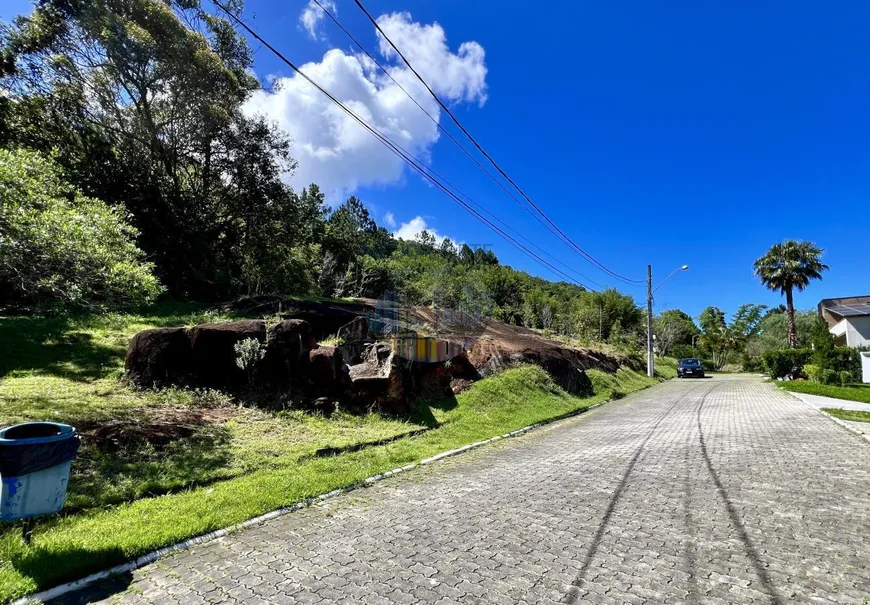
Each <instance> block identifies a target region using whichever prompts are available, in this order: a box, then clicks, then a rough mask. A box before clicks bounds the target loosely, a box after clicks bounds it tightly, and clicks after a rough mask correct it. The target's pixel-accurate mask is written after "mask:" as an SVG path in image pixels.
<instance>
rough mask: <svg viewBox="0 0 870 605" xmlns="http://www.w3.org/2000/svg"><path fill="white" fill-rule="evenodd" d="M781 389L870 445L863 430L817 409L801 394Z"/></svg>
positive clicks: (868, 438)
mask: <svg viewBox="0 0 870 605" xmlns="http://www.w3.org/2000/svg"><path fill="white" fill-rule="evenodd" d="M779 388H780V389H782V390H783V391H785V392H786V393H788V394H789V395H792V396H794V397H795V399H798V400H799V401H801V402H803V403H804V404H805V405H806V406H807V407H810V408H812V409H814V410H815V411H817V412H819V413H820V414H821V415H822V416H825V417H827V418H830V419H831V420H833V421H834V422H836V423H837V424H839V425H840V426H841V427H843V428H844V429H846V430H847V431H849V432H850V433H853V434H855V435H858V436H859V437H861V438H862V439H866V440H867V442H868V443H870V435H868V434H867V433H865V432H864V431H862V430H861V429H857V428H855V427H854V426H851V425H849V424H848V423H846V422H844V421H842V420H840V419H839V418H837V417H836V416H831V415H830V414H828V413H827V412H826V411H824V410H822V409H821V408H817V407H816V406H814V405H813V404H811V403H810V402H809V401H807V400H806V399H804V398H803V397H801V394H800V393H795V392H794V391H789V390H788V389H783V388H782V387H779Z"/></svg>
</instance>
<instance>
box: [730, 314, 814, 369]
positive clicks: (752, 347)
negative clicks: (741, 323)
mask: <svg viewBox="0 0 870 605" xmlns="http://www.w3.org/2000/svg"><path fill="white" fill-rule="evenodd" d="M818 316H819V314H818V311H816V310H815V309H808V310H806V311H795V325H796V327H797V339H798V340H797V348H806V347H809V346H810V344H811V342H812V334H813V326H815V324H816V321H817V319H818ZM787 346H788V315H787V313H786V308H785V305H780V306H779V307H776V308H773V309H769V310H768V311H767V312H766V313H765V315H764V317H763V318H762V320H761V322H760V323H759V325H758V331H757V333H756V334H755V336H753V337H752V338H750V339H749V340H748V341H747V343H746V353H747V355H748V356H750V357H761V356H762V355H764V354H765V353H767V352H768V351H773V350H776V349H781V348H783V347H787Z"/></svg>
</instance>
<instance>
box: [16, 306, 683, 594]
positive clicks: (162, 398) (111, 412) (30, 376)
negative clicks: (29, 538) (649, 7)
mask: <svg viewBox="0 0 870 605" xmlns="http://www.w3.org/2000/svg"><path fill="white" fill-rule="evenodd" d="M192 314H193V315H192ZM221 319H225V318H224V317H219V316H213V315H204V314H203V313H201V312H200V311H198V310H197V309H196V308H190V307H175V308H170V309H166V308H164V309H161V311H160V312H159V313H155V314H153V315H148V314H145V315H111V316H104V317H99V318H83V319H62V318H56V319H32V318H31V319H25V318H7V319H0V409H2V410H3V416H2V418H0V424H11V423H14V422H19V421H23V420H33V419H51V420H58V421H63V422H69V423H70V424H73V425H75V426H77V427H79V428H80V429H82V432H83V436H84V439H83V448H82V451H81V455H80V457H79V459H78V460H77V461H76V462H75V463H74V465H73V469H74V470H73V477H72V479H71V482H70V494H69V499H68V506H67V508H66V509H65V514H64V515H63V516H61V517H56V518H50V519H45V520H42V521H40V522H39V524H38V525H37V530H36V532H35V534H34V537H33V542H32V544H31V545H30V546H29V547H25V546H23V545H22V544H21V542H20V539H19V535H20V534H19V530H18V526H15V525H11V524H7V525H5V526H3V525H2V524H0V602H5V601H7V600H9V599H13V598H16V597H19V596H22V595H25V594H27V593H30V592H34V591H36V590H39V589H42V588H46V587H49V586H51V585H55V584H58V583H60V582H63V581H67V580H72V579H76V578H79V577H82V576H84V575H86V574H87V573H90V572H93V571H96V570H100V569H104V568H106V567H108V566H111V565H114V564H117V563H119V562H122V561H125V560H128V559H130V558H133V557H136V556H139V555H142V554H145V553H147V552H150V551H152V550H154V549H156V548H159V547H161V546H166V545H168V544H172V543H174V542H177V541H179V540H183V539H185V538H189V537H191V536H195V535H199V534H202V533H206V532H209V531H212V530H215V529H219V528H222V527H226V526H228V525H232V524H235V523H239V522H241V521H244V520H246V519H249V518H251V517H254V516H257V515H260V514H263V513H265V512H268V511H271V510H274V509H276V508H280V507H282V506H286V505H289V504H292V503H294V502H298V501H300V500H303V499H305V498H308V497H312V496H316V495H318V494H321V493H325V492H328V491H330V490H333V489H335V488H338V487H343V486H348V485H352V484H355V483H358V482H360V481H361V480H362V479H364V478H366V477H368V476H371V475H374V474H377V473H379V472H382V471H385V470H389V469H392V468H395V467H397V466H403V465H406V464H408V463H410V462H415V461H419V460H420V459H422V458H426V457H428V456H431V455H434V454H436V453H438V452H442V451H444V450H448V449H451V448H455V447H458V446H461V445H465V444H467V443H471V442H474V441H478V440H480V439H484V438H488V437H490V436H493V435H496V434H500V433H505V432H508V431H511V430H514V429H517V428H520V427H522V426H525V425H528V424H532V423H535V422H539V421H542V420H546V419H550V418H554V417H558V416H561V415H563V414H566V413H570V412H572V411H576V410H579V409H582V408H585V407H588V406H590V405H593V404H595V403H598V402H600V401H603V400H606V399H609V398H611V397H619V396H622V395H624V394H627V393H629V392H632V391H635V390H638V389H641V388H644V387H647V386H650V385H651V384H654V382H655V381H653V380H651V379H649V378H647V377H646V376H645V375H643V374H641V373H637V372H633V371H630V370H620V371H619V372H618V373H617V374H616V375H607V374H603V373H601V372H597V371H594V370H593V371H590V372H589V376H590V379H591V380H592V383H593V387H594V392H595V394H594V395H593V396H591V397H588V398H582V399H581V398H577V397H572V396H570V395H567V394H566V393H565V392H564V391H562V390H561V389H559V388H558V387H557V386H556V385H555V384H554V383H553V382H552V380H551V379H550V378H549V376H548V375H547V374H546V373H545V372H543V371H542V370H541V369H539V368H537V367H521V368H516V369H513V370H509V371H506V372H503V373H501V374H499V375H497V376H494V377H492V378H489V379H487V380H483V381H481V382H479V383H477V384H475V385H474V386H473V387H472V388H471V389H469V390H468V391H466V392H465V393H462V394H461V395H459V396H457V397H455V398H449V399H442V400H437V401H430V402H427V403H425V404H424V403H422V402H421V404H420V405H419V409H418V413H417V414H416V415H415V416H414V417H412V418H409V419H404V420H402V419H395V418H385V417H382V416H379V415H376V414H367V415H352V414H349V413H345V412H342V411H339V412H337V413H336V414H334V415H333V416H332V417H331V418H329V419H326V418H323V417H321V416H317V415H311V414H307V413H303V412H301V411H298V410H281V401H280V400H276V401H269V402H268V403H269V404H270V405H269V408H268V409H263V408H261V407H254V406H252V405H250V404H251V402H246V401H238V400H233V399H231V398H229V397H228V396H226V395H224V394H221V393H218V392H214V391H205V392H203V391H200V392H192V391H182V390H166V391H162V392H158V393H143V392H139V391H135V390H133V389H130V388H128V387H126V386H124V385H123V383H122V381H120V380H119V379H120V378H121V377H122V372H123V355H124V350H125V347H126V342H127V339H128V338H129V337H130V335H132V334H133V333H135V332H136V331H138V330H141V329H144V328H146V327H150V326H161V325H163V326H165V325H183V324H192V323H198V322H201V321H205V320H209V321H215V320H221ZM658 368H659V370H660V372H661V374H662V376H663V377H671V376H672V373H673V369H672V368H671V364H670V363H669V361H667V360H665V361H663V362H660V364H659V366H658ZM242 404H245V405H242ZM426 428H428V429H430V430H428V431H425V432H423V433H421V434H417V435H415V436H412V437H402V435H404V434H406V433H408V432H411V431H419V430H421V429H426ZM396 437H398V438H397V439H396V440H395V441H392V442H390V443H388V444H387V445H381V446H376V447H367V448H364V449H361V450H359V451H355V452H351V453H344V454H339V455H336V456H331V457H316V456H314V455H313V454H314V452H315V451H316V450H317V449H319V448H323V447H342V446H347V445H353V444H358V443H366V442H371V441H377V440H382V439H388V438H396Z"/></svg>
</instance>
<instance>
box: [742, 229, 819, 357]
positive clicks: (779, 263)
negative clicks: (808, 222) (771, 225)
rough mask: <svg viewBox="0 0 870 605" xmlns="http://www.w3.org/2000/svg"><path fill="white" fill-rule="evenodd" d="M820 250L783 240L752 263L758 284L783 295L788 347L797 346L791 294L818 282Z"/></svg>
mask: <svg viewBox="0 0 870 605" xmlns="http://www.w3.org/2000/svg"><path fill="white" fill-rule="evenodd" d="M822 252H824V250H822V249H821V248H819V247H818V246H816V245H815V244H813V243H812V242H800V241H796V240H791V239H789V240H785V241H784V242H782V243H780V244H774V245H773V246H771V248H770V250H768V251H767V253H765V255H764V256H762V257H761V258H759V259H758V260H756V261H755V275H757V276H758V277H759V279H760V280H761V283H762V284H764V285H765V286H767V287H768V288H769V289H771V290H773V291H774V292H780V293H782V294H783V295H784V296H785V307H786V315H787V317H788V346H790V347H796V346H798V334H797V323H796V321H795V310H794V291H795V290H799V291H802V290H804V289H806V287H807V286H809V284H810V281H812V280H814V279H822V272H823V271H827V270H828V266H827V265H826V264H824V263H823V262H822V261H821V257H822Z"/></svg>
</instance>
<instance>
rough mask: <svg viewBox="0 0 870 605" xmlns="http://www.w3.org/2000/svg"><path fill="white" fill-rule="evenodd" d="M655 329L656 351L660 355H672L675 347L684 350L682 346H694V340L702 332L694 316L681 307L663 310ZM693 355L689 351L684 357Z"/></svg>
mask: <svg viewBox="0 0 870 605" xmlns="http://www.w3.org/2000/svg"><path fill="white" fill-rule="evenodd" d="M653 331H654V334H655V336H656V340H655V345H656V351H657V352H658V353H659V354H660V355H670V354H671V352H672V349H673V348H674V347H678V349H677V350H680V351H682V350H683V349H682V347H686V346H689V347H690V346H692V344H693V340H694V339H695V338H696V337H697V336H698V335H700V333H701V331H700V330H699V329H698V326H696V325H695V322H694V321H693V320H692V318H691V317H690V316H689V315H687V314H685V313H683V312H682V311H680V310H679V309H669V310H667V311H663V312H662V313H661V314H660V315H659V316H658V317H656V318H655V320H654V322H653ZM692 355H693V353H689V354H688V355H685V356H684V357H689V356H692Z"/></svg>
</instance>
